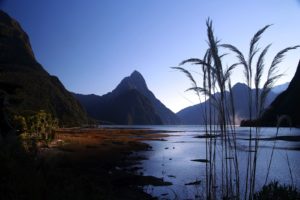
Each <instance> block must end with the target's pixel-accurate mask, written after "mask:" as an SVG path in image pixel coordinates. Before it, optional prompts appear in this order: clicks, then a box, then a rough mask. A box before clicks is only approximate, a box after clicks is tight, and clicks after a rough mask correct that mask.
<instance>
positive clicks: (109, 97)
mask: <svg viewBox="0 0 300 200" xmlns="http://www.w3.org/2000/svg"><path fill="white" fill-rule="evenodd" d="M74 95H75V97H76V98H77V99H78V100H79V101H80V102H81V104H82V105H83V106H84V107H85V108H86V110H87V112H88V114H89V115H90V116H91V117H93V118H94V119H97V120H100V121H109V122H112V123H115V124H179V119H178V118H177V116H176V115H175V114H174V113H173V112H172V111H171V110H169V109H168V108H167V107H166V106H164V105H163V104H162V103H161V102H160V101H159V100H158V99H157V98H156V97H155V96H154V94H153V93H152V92H151V91H150V90H149V89H148V86H147V84H146V81H145V79H144V78H143V76H142V75H141V73H139V72H138V71H136V70H135V71H134V72H132V73H131V75H130V76H128V77H125V78H124V79H123V80H122V81H121V82H120V83H119V84H118V85H117V87H116V88H115V89H114V90H113V91H112V92H109V93H107V94H105V95H103V96H97V95H80V94H74ZM130 99H131V101H129V100H130ZM115 102H118V104H117V103H115ZM117 108H118V109H117ZM126 116H130V119H131V120H129V118H128V117H126Z"/></svg>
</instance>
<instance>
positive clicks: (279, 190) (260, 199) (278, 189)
mask: <svg viewBox="0 0 300 200" xmlns="http://www.w3.org/2000/svg"><path fill="white" fill-rule="evenodd" d="M295 199H300V193H299V192H298V191H297V189H296V188H295V187H292V186H290V185H281V184H279V183H278V182H276V181H274V182H271V183H270V184H268V185H265V186H263V188H262V189H261V191H259V192H257V193H255V194H254V200H295Z"/></svg>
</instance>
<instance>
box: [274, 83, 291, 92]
mask: <svg viewBox="0 0 300 200" xmlns="http://www.w3.org/2000/svg"><path fill="white" fill-rule="evenodd" d="M289 84H290V83H289V82H286V83H283V84H281V85H277V86H275V87H273V88H272V89H271V91H272V92H273V93H275V94H280V93H281V92H283V91H285V90H286V89H287V88H288V86H289Z"/></svg>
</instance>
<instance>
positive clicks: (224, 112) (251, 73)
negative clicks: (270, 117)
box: [173, 20, 300, 200]
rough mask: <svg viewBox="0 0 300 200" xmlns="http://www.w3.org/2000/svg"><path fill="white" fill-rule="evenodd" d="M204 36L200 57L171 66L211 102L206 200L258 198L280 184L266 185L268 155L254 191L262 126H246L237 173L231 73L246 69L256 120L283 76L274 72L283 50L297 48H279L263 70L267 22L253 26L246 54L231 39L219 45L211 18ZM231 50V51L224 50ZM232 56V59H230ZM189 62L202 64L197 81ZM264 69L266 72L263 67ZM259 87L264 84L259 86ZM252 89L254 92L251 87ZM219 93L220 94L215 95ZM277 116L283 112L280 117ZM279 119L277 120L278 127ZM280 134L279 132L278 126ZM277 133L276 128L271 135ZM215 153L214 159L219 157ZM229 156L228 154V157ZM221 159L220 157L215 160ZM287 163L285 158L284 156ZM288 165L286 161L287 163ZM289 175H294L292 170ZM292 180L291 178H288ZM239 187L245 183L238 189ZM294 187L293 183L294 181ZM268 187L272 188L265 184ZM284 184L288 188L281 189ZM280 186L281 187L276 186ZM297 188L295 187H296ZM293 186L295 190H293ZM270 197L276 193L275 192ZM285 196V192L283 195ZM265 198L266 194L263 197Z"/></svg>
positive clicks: (207, 117) (205, 112)
mask: <svg viewBox="0 0 300 200" xmlns="http://www.w3.org/2000/svg"><path fill="white" fill-rule="evenodd" d="M206 25H207V36H208V49H207V51H206V53H205V55H204V57H203V58H191V59H187V60H184V61H182V62H181V63H180V66H179V67H173V68H174V69H177V70H180V71H181V72H183V73H184V74H185V75H186V76H187V77H188V79H189V80H190V81H191V83H192V87H191V88H189V89H188V91H194V92H195V93H196V94H197V95H198V97H199V99H200V100H201V99H203V98H202V97H204V100H205V101H207V100H208V101H209V103H210V106H209V107H208V108H206V107H205V108H204V110H203V112H202V113H199V115H203V118H204V119H205V121H206V123H205V124H206V134H208V135H212V136H213V137H207V138H206V160H209V161H210V162H207V163H206V198H207V199H220V198H222V199H249V200H252V199H254V198H255V199H257V198H263V197H266V196H268V195H263V193H264V192H267V193H268V191H269V192H274V190H277V189H278V188H281V187H273V185H272V184H271V185H270V186H267V183H268V181H269V180H268V175H269V171H270V166H271V163H272V155H273V151H274V147H273V150H272V155H271V158H270V161H269V166H266V168H267V167H268V173H267V174H266V182H265V185H266V186H265V187H264V188H263V189H262V190H263V191H262V193H259V194H255V191H257V190H258V188H256V172H257V160H258V156H259V150H260V149H259V141H260V128H259V127H249V143H248V147H247V149H246V151H247V152H248V153H247V157H248V158H247V167H246V168H247V169H246V170H245V171H246V176H245V178H244V177H243V178H241V172H240V165H239V160H238V151H237V146H238V144H237V138H236V130H235V119H236V113H235V107H234V100H233V94H232V87H231V74H232V73H233V72H234V70H235V69H236V68H237V67H240V66H241V67H242V69H243V71H244V79H245V80H246V84H247V86H248V87H249V91H248V102H249V105H248V110H249V115H250V116H249V117H250V120H252V119H258V118H260V117H261V116H262V114H263V111H264V108H265V101H266V98H267V95H268V93H269V92H270V90H271V88H272V87H273V85H274V83H275V82H276V81H277V80H278V79H279V78H280V77H281V76H282V74H280V73H278V66H279V64H280V63H281V61H282V59H283V57H284V55H285V54H286V53H287V52H288V51H290V50H294V49H297V48H299V47H300V46H293V47H288V48H285V49H283V50H281V51H279V52H278V53H277V54H276V55H275V56H274V59H273V60H272V62H271V64H270V66H269V68H267V70H266V63H265V57H266V54H267V52H268V50H269V48H270V46H271V45H267V46H266V47H264V48H260V47H259V46H258V42H259V40H260V38H261V36H262V34H263V33H264V32H265V31H266V30H267V29H268V28H269V27H270V25H267V26H265V27H263V28H262V29H260V30H259V31H257V32H256V33H255V34H254V36H253V38H252V39H251V41H250V46H249V52H248V56H247V57H246V56H244V54H243V53H242V52H241V51H240V50H239V49H238V48H237V47H235V46H233V45H231V44H220V41H219V40H218V39H216V37H215V35H214V32H213V25H212V21H211V20H207V23H206ZM228 51H229V52H228ZM230 55H234V56H236V58H237V62H236V63H233V64H231V65H229V66H228V67H225V65H224V59H225V58H226V57H228V56H230ZM230 60H232V59H230ZM187 63H191V64H193V65H197V66H200V73H199V74H201V78H200V83H199V82H198V81H197V80H196V79H195V78H194V76H193V74H192V72H191V71H194V70H191V71H189V70H187V69H185V68H183V67H182V65H185V64H187ZM265 71H266V72H265ZM264 73H266V81H265V82H264V83H262V77H263V74H264ZM261 87H262V89H260V88H261ZM252 88H254V89H255V94H254V95H252V92H251V89H252ZM217 93H218V94H217ZM279 119H281V117H280V118H279ZM280 121H281V120H279V122H278V126H279V123H280ZM220 133H221V144H220V146H221V152H219V151H218V150H217V145H219V144H217V139H216V138H217V137H215V136H217V135H219V134H220ZM277 133H278V131H277ZM277 133H274V135H275V134H276V136H277ZM217 157H218V159H217ZM228 158H231V159H228ZM218 160H220V162H218ZM287 163H289V158H288V156H287ZM217 165H218V166H219V165H221V168H222V172H221V175H220V176H218V175H217V171H216V169H217V167H216V166H217ZM288 167H289V169H287V170H289V171H290V172H291V170H290V166H289V165H288ZM291 177H293V176H292V174H291ZM291 182H292V184H293V179H292V180H291ZM242 187H243V188H242ZM292 187H293V188H294V187H295V186H294V185H292ZM266 188H271V189H269V190H268V189H266ZM285 189H287V188H285ZM278 190H279V189H278ZM294 190H295V189H293V191H294ZM295 191H296V190H295ZM273 197H274V196H273ZM286 198H287V196H286ZM267 199H269V198H267Z"/></svg>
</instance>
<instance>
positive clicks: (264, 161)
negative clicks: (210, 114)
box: [126, 126, 300, 199]
mask: <svg viewBox="0 0 300 200" xmlns="http://www.w3.org/2000/svg"><path fill="white" fill-rule="evenodd" d="M126 128H129V127H128V126H127V127H126ZM130 128H149V129H153V130H157V131H158V133H159V131H160V130H161V131H176V132H170V133H169V135H170V136H169V137H167V138H165V139H166V141H146V143H148V144H149V145H151V146H152V151H147V152H141V153H140V154H142V155H143V156H146V157H147V158H148V160H144V161H142V163H141V164H140V167H142V168H143V169H142V170H141V171H140V173H143V174H144V175H150V176H155V177H158V178H162V179H163V180H164V181H168V182H172V184H173V185H171V186H160V187H158V186H156V187H155V186H146V187H144V191H146V192H148V193H150V194H151V195H153V196H156V197H159V198H160V199H174V198H175V197H177V198H179V199H202V198H203V197H204V193H205V165H206V164H205V163H204V162H195V161H192V160H195V159H205V155H206V152H205V138H195V136H199V135H203V134H204V127H203V126H131V127H130ZM236 132H237V145H238V160H239V166H240V167H239V169H240V177H241V181H242V180H244V179H245V173H246V164H247V155H248V152H247V151H246V149H247V146H248V141H247V140H246V139H247V138H248V137H249V135H248V134H249V128H242V127H236ZM275 134H276V128H262V129H261V132H260V135H261V138H270V137H274V136H275ZM278 136H300V129H289V128H280V130H279V135H278ZM273 144H274V141H270V140H266V141H264V140H261V141H260V143H259V146H260V148H259V155H258V156H259V157H258V163H257V176H256V177H257V178H256V189H260V188H261V186H262V185H263V184H264V182H265V178H266V174H267V166H268V163H269V160H270V156H271V151H272V147H273ZM299 147H300V142H297V141H283V140H277V141H276V148H275V151H274V155H273V160H272V165H271V170H270V175H269V179H268V180H278V181H279V182H280V183H282V184H291V183H292V178H293V181H294V184H295V186H296V187H298V188H300V168H299V167H298V166H300V151H299V149H300V148H299ZM297 149H298V150H297ZM287 156H288V159H289V162H290V167H291V170H292V176H293V177H292V178H291V175H290V172H289V167H288V164H287V163H288V162H287ZM220 158H221V145H220V138H218V139H217V159H220ZM217 171H218V172H217V173H219V174H220V173H221V166H220V165H218V166H217ZM195 181H201V183H200V185H186V184H187V183H191V182H195ZM219 186H220V181H219Z"/></svg>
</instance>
